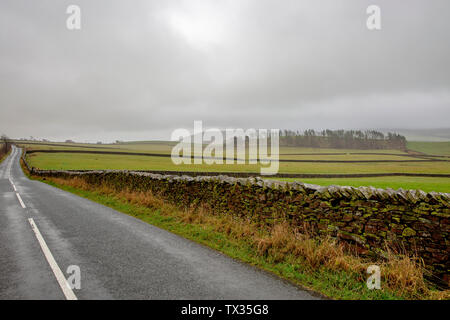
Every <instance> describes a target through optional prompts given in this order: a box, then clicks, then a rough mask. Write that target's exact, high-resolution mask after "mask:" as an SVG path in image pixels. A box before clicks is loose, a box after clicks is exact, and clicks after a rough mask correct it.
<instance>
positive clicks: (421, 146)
mask: <svg viewBox="0 0 450 320" xmlns="http://www.w3.org/2000/svg"><path fill="white" fill-rule="evenodd" d="M407 147H408V149H410V150H414V151H419V152H423V153H426V154H431V155H443V156H450V141H444V142H422V141H408V144H407Z"/></svg>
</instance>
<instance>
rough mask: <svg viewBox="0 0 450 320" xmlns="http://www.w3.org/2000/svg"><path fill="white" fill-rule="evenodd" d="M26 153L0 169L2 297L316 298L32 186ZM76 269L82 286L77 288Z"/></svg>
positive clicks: (173, 237) (151, 228) (221, 257)
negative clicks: (26, 171)
mask: <svg viewBox="0 0 450 320" xmlns="http://www.w3.org/2000/svg"><path fill="white" fill-rule="evenodd" d="M20 153H21V151H20V149H18V148H16V147H13V150H12V152H11V154H10V155H9V157H8V158H7V159H5V160H4V161H3V163H2V164H0V192H1V195H0V299H318V297H316V296H314V295H312V294H311V293H309V292H307V291H304V290H301V289H300V288H298V287H296V286H294V285H291V284H289V283H287V282H285V281H283V280H281V279H279V278H277V277H275V276H272V275H271V274H268V273H266V272H263V271H260V270H257V269H255V268H253V267H251V266H248V265H246V264H243V263H240V262H238V261H235V260H233V259H231V258H229V257H226V256H224V255H223V254H220V253H218V252H216V251H214V250H211V249H209V248H206V247H204V246H202V245H199V244H196V243H194V242H192V241H190V240H186V239H184V238H182V237H179V236H177V235H174V234H172V233H170V232H167V231H165V230H162V229H159V228H156V227H154V226H152V225H149V224H147V223H145V222H143V221H140V220H138V219H135V218H133V217H131V216H128V215H125V214H123V213H120V212H118V211H115V210H113V209H111V208H108V207H105V206H103V205H100V204H98V203H95V202H92V201H90V200H87V199H84V198H80V197H78V196H76V195H74V194H71V193H68V192H65V191H63V190H60V189H58V188H55V187H52V186H49V185H47V184H44V183H41V182H39V181H34V180H30V179H28V178H27V177H26V176H25V175H24V173H23V172H22V169H21V167H20V163H19V159H20ZM76 268H79V270H80V281H79V282H73V279H74V278H73V275H75V274H77V273H74V271H73V270H75V269H76ZM68 271H69V272H68ZM68 282H71V283H79V284H80V289H77V288H71V287H70V286H68V285H67V283H68Z"/></svg>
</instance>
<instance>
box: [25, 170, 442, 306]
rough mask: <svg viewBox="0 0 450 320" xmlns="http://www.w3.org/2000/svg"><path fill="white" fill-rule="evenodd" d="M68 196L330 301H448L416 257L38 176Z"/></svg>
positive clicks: (146, 196) (78, 181)
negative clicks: (374, 286)
mask: <svg viewBox="0 0 450 320" xmlns="http://www.w3.org/2000/svg"><path fill="white" fill-rule="evenodd" d="M33 178H34V179H38V180H41V181H43V182H45V183H48V184H50V185H52V186H55V187H58V188H61V189H63V190H66V191H69V192H72V193H74V194H76V195H79V196H81V197H84V198H87V199H90V200H93V201H95V202H98V203H101V204H103V205H106V206H109V207H111V208H114V209H116V210H118V211H121V212H123V213H126V214H129V215H131V216H134V217H136V218H138V219H141V220H143V221H145V222H147V223H149V224H152V225H155V226H157V227H160V228H162V229H165V230H168V231H170V232H173V233H175V234H178V235H180V236H182V237H185V238H187V239H190V240H193V241H196V242H198V243H201V244H203V245H206V246H208V247H210V248H212V249H215V250H218V251H220V252H222V253H224V254H226V255H228V256H230V257H232V258H235V259H238V260H241V261H243V262H246V263H249V264H251V265H253V266H256V267H259V268H261V269H264V270H266V271H269V272H272V273H274V274H276V275H278V276H280V277H282V278H284V279H287V280H289V281H291V282H293V283H295V284H297V285H300V286H302V287H304V288H307V289H310V290H312V291H315V292H319V293H321V294H323V295H325V296H328V297H330V298H334V299H449V298H450V291H449V290H447V291H438V290H436V288H434V287H432V286H431V285H430V284H429V283H427V281H426V280H425V279H424V277H423V275H424V269H423V267H422V266H421V265H420V263H419V262H418V261H419V259H417V258H416V257H410V256H406V255H402V254H397V253H394V252H392V251H389V250H387V252H388V256H387V258H386V259H385V260H383V261H376V262H374V261H368V260H366V259H364V258H362V257H358V256H357V255H355V254H354V253H351V252H349V251H348V250H347V249H345V248H344V247H343V246H342V245H341V244H339V243H337V242H336V241H335V240H333V239H331V238H323V239H313V238H312V237H310V236H309V235H308V234H299V233H297V232H295V230H292V229H291V228H290V227H289V225H288V224H286V223H281V224H277V225H274V226H271V227H261V225H259V224H257V223H255V222H252V221H250V220H247V219H245V218H240V217H234V216H225V215H214V214H213V213H211V211H210V210H208V208H207V207H205V206H198V207H195V208H188V209H181V208H178V207H176V206H174V205H172V204H169V203H167V202H165V201H164V200H163V199H161V198H159V197H157V196H155V195H153V194H151V193H150V192H135V191H130V190H120V191H117V190H115V189H113V188H111V187H109V186H107V185H103V186H101V187H96V188H93V187H92V186H90V185H88V184H87V183H86V182H85V181H84V180H83V179H81V178H78V177H76V178H72V179H61V178H47V179H46V180H43V179H40V178H38V177H33ZM374 263H375V264H377V265H379V266H380V268H381V279H382V280H381V290H369V289H367V287H366V279H367V277H368V275H367V274H366V269H367V267H368V266H369V265H371V264H374Z"/></svg>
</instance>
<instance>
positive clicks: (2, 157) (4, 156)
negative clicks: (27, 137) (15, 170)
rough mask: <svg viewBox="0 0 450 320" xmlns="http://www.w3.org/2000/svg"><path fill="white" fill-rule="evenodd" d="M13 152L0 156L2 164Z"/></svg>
mask: <svg viewBox="0 0 450 320" xmlns="http://www.w3.org/2000/svg"><path fill="white" fill-rule="evenodd" d="M11 150H12V149H10V150H9V151H8V152H7V153H4V154H0V163H2V162H3V160H5V159H6V158H7V157H8V156H9V155H10V153H11Z"/></svg>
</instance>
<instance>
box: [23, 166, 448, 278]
mask: <svg viewBox="0 0 450 320" xmlns="http://www.w3.org/2000/svg"><path fill="white" fill-rule="evenodd" d="M31 170H32V173H33V174H35V175H39V176H41V177H64V178H68V177H75V176H77V177H81V178H83V179H85V180H86V181H87V182H88V183H89V184H92V185H101V184H107V185H109V186H111V187H114V188H116V189H118V190H120V189H123V188H130V189H132V190H137V191H148V190H151V191H152V192H154V193H157V194H159V195H160V196H162V197H163V198H165V199H166V200H168V201H170V202H172V203H174V204H176V205H179V206H184V207H189V206H192V205H195V204H199V203H204V204H207V205H208V206H209V207H210V208H211V209H212V212H214V213H216V214H233V215H237V216H243V217H248V218H251V219H253V220H254V221H257V222H259V223H262V224H273V223H275V222H277V221H284V220H287V221H289V223H290V224H291V225H293V226H294V227H296V228H298V229H304V228H307V229H308V231H309V232H311V233H312V234H316V235H320V234H330V235H331V236H333V237H336V238H338V239H339V240H341V241H344V242H345V243H348V244H351V245H352V246H354V247H356V248H358V249H359V251H360V252H361V253H362V254H368V255H370V254H374V255H380V254H381V255H382V254H383V248H384V244H385V243H386V241H387V242H389V243H391V244H392V245H396V246H399V247H402V248H404V249H406V250H407V251H409V252H416V253H417V254H418V255H419V256H420V257H421V258H422V259H423V260H424V262H425V264H426V265H427V267H428V268H429V269H430V270H432V272H433V273H434V274H435V275H437V276H439V277H440V278H441V279H444V281H446V282H447V283H448V280H449V275H450V263H449V253H450V250H449V248H450V246H449V232H450V223H449V222H450V194H448V193H438V192H429V193H425V192H423V191H420V190H402V189H399V190H392V189H385V190H384V189H376V188H373V187H359V188H354V187H337V186H329V187H321V186H316V185H311V184H304V183H297V182H279V181H273V180H263V179H261V178H257V177H255V178H233V177H228V176H212V177H208V176H197V177H191V176H186V175H162V174H153V173H145V172H130V171H87V172H74V171H46V170H36V169H34V168H31Z"/></svg>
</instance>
